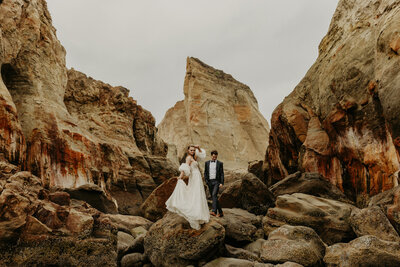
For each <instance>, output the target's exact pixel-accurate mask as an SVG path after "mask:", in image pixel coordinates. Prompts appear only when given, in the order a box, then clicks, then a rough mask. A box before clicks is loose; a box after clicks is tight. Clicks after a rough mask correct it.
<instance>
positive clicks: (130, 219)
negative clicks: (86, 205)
mask: <svg viewBox="0 0 400 267" xmlns="http://www.w3.org/2000/svg"><path fill="white" fill-rule="evenodd" d="M104 216H105V217H106V218H108V219H110V221H111V222H112V223H113V224H115V225H116V226H117V228H118V229H120V230H124V231H125V232H127V233H131V234H133V232H134V231H136V230H139V229H136V228H138V227H142V228H143V229H144V231H146V230H148V229H149V228H150V226H151V225H152V224H153V223H152V222H151V221H149V220H147V219H146V218H143V217H140V216H131V215H122V214H106V215H104ZM135 229H136V230H135ZM140 231H141V232H143V230H140Z"/></svg>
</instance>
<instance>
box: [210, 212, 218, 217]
mask: <svg viewBox="0 0 400 267" xmlns="http://www.w3.org/2000/svg"><path fill="white" fill-rule="evenodd" d="M210 215H212V216H218V215H217V214H215V212H213V211H212V212H210Z"/></svg>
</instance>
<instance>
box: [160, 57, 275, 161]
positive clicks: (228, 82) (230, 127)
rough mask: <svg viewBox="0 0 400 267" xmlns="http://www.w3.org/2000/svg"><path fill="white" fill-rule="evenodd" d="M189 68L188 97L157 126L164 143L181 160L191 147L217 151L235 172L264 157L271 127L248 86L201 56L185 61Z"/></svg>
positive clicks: (185, 89) (186, 80) (186, 77)
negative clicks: (199, 146)
mask: <svg viewBox="0 0 400 267" xmlns="http://www.w3.org/2000/svg"><path fill="white" fill-rule="evenodd" d="M186 70H187V72H186V76H185V82H184V87H183V91H184V95H185V99H184V101H180V102H178V103H179V104H177V105H175V106H174V107H173V108H171V109H170V110H168V112H167V113H166V114H165V117H164V119H163V121H162V122H161V123H160V125H159V129H158V130H159V133H160V136H161V137H162V138H163V139H164V141H166V142H167V143H169V144H171V145H172V146H173V147H174V148H176V149H177V154H178V156H181V155H182V154H183V153H184V151H183V150H184V149H185V147H187V145H188V144H192V143H196V144H199V145H201V146H203V147H204V148H205V149H206V151H208V152H209V151H211V150H214V149H216V150H218V152H219V155H220V159H221V160H222V161H224V163H226V165H225V166H227V167H229V168H231V169H238V168H240V169H242V168H247V164H248V162H249V161H252V160H257V159H262V158H263V157H264V153H265V150H264V149H265V148H266V146H267V140H268V134H269V126H268V123H267V121H266V120H265V118H264V117H263V115H262V114H261V113H260V111H259V110H258V104H257V100H256V98H255V97H254V94H253V92H252V91H251V90H250V88H249V87H248V86H247V85H245V84H243V83H240V82H238V81H236V80H235V79H233V77H232V76H231V75H229V74H226V73H224V72H223V71H222V70H217V69H215V68H213V67H211V66H208V65H207V64H205V63H203V62H202V61H200V60H199V59H197V58H193V57H188V58H187V66H186ZM174 157H176V155H175V156H174Z"/></svg>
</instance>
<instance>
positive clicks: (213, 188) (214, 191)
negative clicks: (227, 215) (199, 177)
mask: <svg viewBox="0 0 400 267" xmlns="http://www.w3.org/2000/svg"><path fill="white" fill-rule="evenodd" d="M208 189H210V194H211V198H212V210H213V212H214V213H217V210H218V212H219V213H220V214H222V209H221V205H219V201H218V191H219V182H218V181H217V180H216V179H211V180H210V182H209V183H208Z"/></svg>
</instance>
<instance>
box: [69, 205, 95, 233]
mask: <svg viewBox="0 0 400 267" xmlns="http://www.w3.org/2000/svg"><path fill="white" fill-rule="evenodd" d="M93 224H94V220H93V217H92V216H91V215H90V214H85V213H83V212H80V211H77V210H75V209H72V208H71V209H70V210H69V214H68V218H67V221H66V224H65V226H66V227H67V229H68V230H69V231H71V232H72V233H75V234H79V235H81V236H89V235H90V234H91V232H92V229H93Z"/></svg>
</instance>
